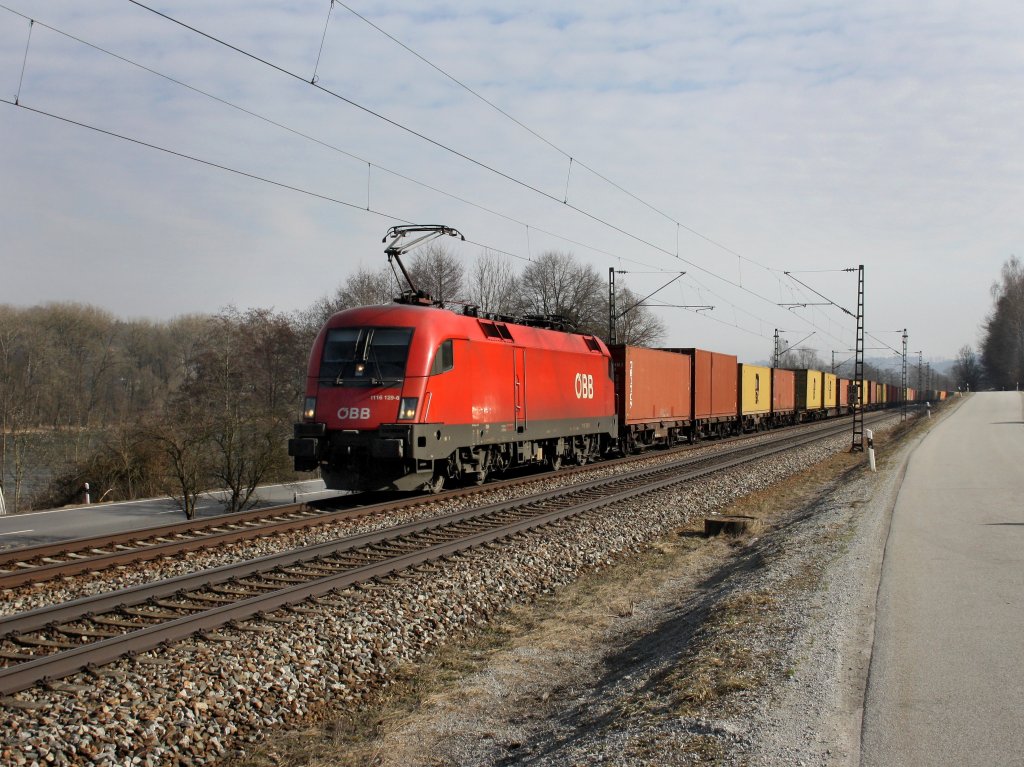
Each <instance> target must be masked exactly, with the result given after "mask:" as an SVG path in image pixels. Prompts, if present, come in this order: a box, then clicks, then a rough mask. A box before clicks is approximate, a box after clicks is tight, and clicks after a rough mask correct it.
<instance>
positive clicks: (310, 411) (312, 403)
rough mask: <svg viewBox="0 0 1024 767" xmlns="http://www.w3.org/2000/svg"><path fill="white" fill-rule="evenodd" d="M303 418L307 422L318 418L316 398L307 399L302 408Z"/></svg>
mask: <svg viewBox="0 0 1024 767" xmlns="http://www.w3.org/2000/svg"><path fill="white" fill-rule="evenodd" d="M302 418H303V420H305V421H312V420H313V419H314V418H316V397H306V402H305V404H304V405H303V406H302Z"/></svg>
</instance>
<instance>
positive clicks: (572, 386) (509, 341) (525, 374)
mask: <svg viewBox="0 0 1024 767" xmlns="http://www.w3.org/2000/svg"><path fill="white" fill-rule="evenodd" d="M403 229H404V231H403V232H402V233H403V234H404V233H405V232H407V231H409V230H410V228H403ZM423 229H427V228H426V227H423V228H418V229H417V231H422V230H423ZM431 229H433V228H432V227H431ZM452 231H454V230H445V231H444V232H443V233H446V234H450V233H451V232H452ZM393 232H394V230H393ZM456 234H457V233H456ZM393 236H394V234H393ZM397 239H399V238H398V237H396V241H397ZM421 239H422V238H421ZM405 250H408V247H407V248H405ZM388 252H389V255H392V253H391V249H389V251H388ZM403 252H404V251H403ZM399 265H401V262H399ZM403 271H404V270H403ZM616 428H617V427H616V414H615V393H614V388H613V384H612V370H611V357H610V355H609V352H608V348H607V347H606V346H605V344H604V342H602V341H601V340H600V339H598V338H596V337H594V336H586V335H580V334H576V333H568V332H561V331H558V330H551V329H546V328H543V327H534V326H530V325H527V324H519V323H515V322H511V321H507V320H505V321H503V320H501V319H498V318H494V317H488V316H482V315H480V316H478V313H477V312H475V311H474V310H473V308H472V307H470V308H468V309H467V310H466V313H464V314H457V313H455V312H453V311H449V310H447V309H443V308H438V307H437V306H435V305H432V302H431V301H430V300H429V298H427V297H424V296H423V295H422V294H418V293H416V292H415V291H409V292H407V294H405V296H404V298H403V299H400V300H399V302H398V303H395V304H389V305H385V306H368V307H361V308H357V309H349V310H346V311H342V312H339V313H338V314H335V315H334V316H333V317H331V319H330V320H328V322H327V324H326V325H325V326H324V328H323V329H322V330H321V331H320V334H319V336H318V337H317V339H316V342H315V343H314V345H313V350H312V353H311V355H310V359H309V368H308V379H307V386H306V402H305V406H304V408H303V418H302V423H298V424H296V425H295V434H294V438H293V439H292V440H290V441H289V443H288V453H289V455H291V456H293V458H294V460H295V468H296V469H297V470H300V471H303V470H305V471H310V470H313V469H316V468H319V469H320V470H321V473H322V476H323V478H324V481H325V482H326V484H327V487H328V488H331V489H335V490H356V491H358V490H404V491H412V490H429V491H435V492H436V491H438V490H440V489H441V488H442V487H443V486H444V484H445V482H446V481H448V480H468V481H475V482H482V481H483V480H484V478H485V477H486V476H487V475H488V474H489V473H492V472H502V471H504V470H506V469H509V468H512V467H516V466H523V465H528V464H537V463H541V464H547V465H549V466H551V467H553V468H557V467H558V466H559V465H561V463H562V462H563V461H565V462H571V463H586V462H587V461H589V460H590V459H591V458H595V457H597V456H598V455H600V454H601V453H602V452H604V451H605V449H606V448H607V447H608V445H609V444H611V441H612V440H613V439H614V438H615V436H616Z"/></svg>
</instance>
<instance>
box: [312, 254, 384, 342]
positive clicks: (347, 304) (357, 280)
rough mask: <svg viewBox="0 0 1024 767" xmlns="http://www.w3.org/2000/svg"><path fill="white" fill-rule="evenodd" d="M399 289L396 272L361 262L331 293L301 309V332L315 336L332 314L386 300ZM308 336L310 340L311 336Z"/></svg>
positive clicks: (381, 302) (373, 304)
mask: <svg viewBox="0 0 1024 767" xmlns="http://www.w3.org/2000/svg"><path fill="white" fill-rule="evenodd" d="M399 292H401V291H400V290H399V287H398V283H397V282H396V281H395V275H394V274H393V273H392V272H391V270H390V269H389V268H388V267H386V266H383V267H381V268H380V269H367V268H366V267H364V266H363V265H361V264H360V266H359V268H358V269H357V270H356V271H355V272H354V273H353V274H350V275H349V276H348V277H347V278H346V279H345V282H343V283H342V284H341V285H339V286H338V287H337V289H336V290H335V291H334V294H333V295H330V296H321V297H320V298H318V299H317V300H315V301H314V302H313V304H312V305H311V306H310V307H309V308H308V309H306V310H305V311H304V312H301V313H300V316H299V325H300V326H301V330H300V333H302V334H303V335H309V334H310V332H311V333H312V335H313V336H315V335H316V333H317V331H319V330H320V328H321V327H323V324H324V323H325V322H327V320H328V319H330V317H331V315H332V314H335V313H337V312H340V311H342V310H344V309H352V308H355V307H357V306H376V305H378V304H388V303H391V301H393V300H394V298H395V296H396V295H398V293H399ZM310 340H311V341H312V338H310Z"/></svg>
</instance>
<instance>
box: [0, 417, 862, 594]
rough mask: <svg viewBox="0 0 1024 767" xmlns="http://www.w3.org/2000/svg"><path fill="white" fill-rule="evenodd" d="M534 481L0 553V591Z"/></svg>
mask: <svg viewBox="0 0 1024 767" xmlns="http://www.w3.org/2000/svg"><path fill="white" fill-rule="evenodd" d="M842 422H845V419H840V420H839V421H828V422H823V423H818V424H811V425H807V426H804V427H801V433H807V432H813V431H814V430H815V429H822V428H831V427H834V425H835V424H836V423H842ZM780 434H783V436H784V433H782V432H780ZM741 439H742V438H741ZM740 444H742V442H740ZM690 449H692V446H685V447H679V448H675V451H681V452H684V453H685V452H687V451H688V450H690ZM671 454H672V453H671V452H669V453H665V452H659V453H657V454H654V453H646V454H644V455H643V456H641V457H640V458H639V460H643V459H644V458H649V457H651V456H652V455H658V456H666V455H671ZM636 460H638V457H637V456H629V457H626V458H620V459H615V460H612V461H605V462H602V463H601V464H599V466H614V465H616V464H623V463H629V462H633V461H636ZM592 469H593V467H592V466H587V467H573V468H566V469H562V471H561V474H562V475H569V474H571V473H573V472H579V471H590V470H592ZM538 478H539V477H538V475H536V474H532V475H529V476H525V477H517V478H514V479H508V480H503V481H502V482H501V483H492V484H489V485H485V486H483V487H481V488H478V487H470V488H462V489H457V490H451V491H448V492H446V493H443V494H441V495H440V496H415V497H412V498H406V499H398V500H394V499H393V500H389V501H385V502H378V503H363V504H362V505H359V506H358V507H357V508H351V505H352V504H353V503H355V501H354V500H353V501H349V500H347V497H345V498H338V499H330V500H329V501H326V502H314V503H311V504H304V503H293V504H285V505H283V506H277V507H273V508H270V509H259V510H251V511H246V512H239V513H235V514H228V515H222V516H218V517H213V518H206V519H194V520H191V521H188V522H179V523H175V524H171V525H161V526H159V527H152V528H147V529H143V530H133V531H128V532H125V533H115V534H110V535H102V536H94V537H90V538H77V539H72V540H65V541H58V542H56V543H49V544H42V545H39V546H32V547H26V548H21V549H13V550H9V551H4V552H0V588H15V587H18V586H24V585H26V584H30V583H42V582H45V581H48V580H51V579H56V578H63V577H66V576H71V575H76V574H80V573H86V572H97V571H102V570H105V569H107V568H111V567H117V566H123V565H130V564H135V563H138V562H145V561H151V560H155V559H160V558H164V557H174V556H179V555H182V554H186V553H189V552H193V551H202V550H210V549H215V548H217V547H219V546H224V545H227V544H231V543H235V542H238V541H246V540H253V539H256V538H261V537H269V536H273V535H279V534H284V533H290V532H295V531H299V530H309V529H312V528H315V527H321V526H325V525H333V524H337V523H339V522H344V521H348V520H354V519H360V518H364V517H367V516H370V515H373V514H380V513H384V512H392V511H398V510H401V509H407V508H413V507H416V506H422V505H424V504H426V503H430V502H433V501H434V500H436V499H438V498H439V497H443V498H452V497H458V496H464V495H474V494H477V493H481V492H487V491H489V490H493V489H494V488H495V487H496V486H498V485H501V486H504V487H510V486H515V485H520V484H525V483H528V482H534V481H536V480H537V479H538ZM339 504H341V505H342V508H340V509H339V508H338V505H339Z"/></svg>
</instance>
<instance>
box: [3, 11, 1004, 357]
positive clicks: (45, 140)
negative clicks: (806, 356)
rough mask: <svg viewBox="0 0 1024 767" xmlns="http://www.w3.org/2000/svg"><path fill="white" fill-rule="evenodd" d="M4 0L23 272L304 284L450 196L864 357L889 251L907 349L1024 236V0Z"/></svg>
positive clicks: (963, 309)
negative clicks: (860, 331) (861, 299)
mask: <svg viewBox="0 0 1024 767" xmlns="http://www.w3.org/2000/svg"><path fill="white" fill-rule="evenodd" d="M154 1H155V0H154ZM0 6H2V7H0V99H2V100H3V101H2V102H0V179H2V181H0V303H6V304H12V305H15V306H32V305H36V304H44V303H48V302H54V301H74V302H80V303H89V304H93V305H96V306H100V307H102V308H104V309H106V310H108V311H110V312H111V313H113V314H114V315H116V316H118V317H121V318H124V319H137V318H149V319H154V320H165V319H170V318H172V317H175V316H179V315H182V314H188V313H195V312H215V311H218V310H219V309H221V308H223V307H225V306H228V305H233V306H236V307H239V308H242V309H245V308H249V307H272V308H274V309H276V310H278V311H288V312H290V311H296V310H301V309H304V308H306V307H308V306H309V305H310V304H311V303H312V302H313V301H314V300H315V299H316V298H318V297H320V296H323V295H326V294H329V293H332V292H333V291H334V290H335V288H336V287H337V286H338V285H339V284H341V283H342V282H343V281H344V280H345V279H346V277H348V276H349V275H350V274H352V273H353V272H354V270H356V269H358V268H360V267H365V268H371V269H376V268H379V267H381V266H384V265H386V258H385V256H384V253H383V245H382V243H381V240H382V238H383V237H384V233H385V231H386V230H387V229H388V227H390V226H392V225H394V224H400V223H431V224H435V223H436V224H445V225H448V226H452V227H455V228H456V229H458V230H459V231H460V232H462V234H463V235H465V237H466V242H465V243H463V242H458V241H456V240H454V239H449V240H447V243H446V244H448V246H449V248H450V250H451V251H452V253H453V254H455V255H456V256H458V257H459V258H461V259H464V260H465V262H466V264H467V267H469V266H470V265H471V264H472V263H473V261H474V260H475V259H476V258H478V257H479V255H480V254H481V253H482V252H483V250H484V249H489V250H492V251H496V252H499V253H503V254H506V257H507V258H508V259H510V260H511V262H512V264H513V266H514V268H516V269H521V268H523V267H524V266H525V265H527V264H528V263H529V261H530V260H531V259H535V258H536V257H537V256H539V255H540V254H542V253H545V252H547V251H561V252H568V253H572V254H573V255H574V256H575V257H576V258H578V259H580V260H581V261H583V262H586V263H589V264H591V265H593V266H594V267H595V268H596V269H597V270H598V271H599V272H600V273H601V274H602V275H604V274H607V272H608V269H609V268H615V269H617V270H622V271H624V272H626V273H625V274H619V275H617V276H616V281H617V284H618V285H619V286H626V287H629V288H630V289H631V290H633V291H634V292H635V293H637V294H638V295H641V296H642V295H646V294H648V293H651V292H654V291H657V290H658V289H659V288H661V286H663V285H665V284H666V283H668V282H669V281H671V280H672V279H673V277H675V276H676V275H677V274H678V273H679V272H680V271H685V272H686V274H685V275H684V276H683V277H682V278H680V279H678V280H676V281H675V282H672V284H671V285H670V286H669V287H667V288H664V289H662V290H660V291H659V292H657V293H656V295H655V296H654V297H653V298H652V299H651V300H652V302H659V303H662V304H672V305H676V306H663V307H656V308H653V309H652V311H655V312H657V314H658V316H659V317H660V318H661V319H662V320H663V322H664V323H665V326H666V328H667V334H666V337H665V338H664V339H663V341H664V344H665V345H670V346H700V347H705V348H711V349H715V350H719V351H723V352H730V353H734V354H737V355H739V356H740V358H741V360H747V361H757V360H765V359H767V358H768V357H769V356H770V354H771V350H772V346H773V338H774V334H775V330H776V329H779V330H780V331H781V335H782V338H783V339H785V340H786V341H787V342H788V343H790V344H792V345H794V346H799V347H802V348H811V349H815V350H816V351H817V352H818V354H819V355H820V357H821V358H822V359H824V360H826V361H828V360H830V358H831V355H832V353H833V352H834V353H835V355H836V358H837V359H836V361H837V362H841V361H843V360H845V359H847V358H848V357H849V356H850V352H849V350H850V349H851V348H852V347H853V345H854V338H855V323H854V320H853V319H852V318H851V317H850V316H848V315H847V314H846V313H844V311H842V310H843V309H845V310H847V311H853V312H855V311H856V307H857V275H856V273H855V272H845V271H842V270H843V269H847V268H853V267H857V266H859V265H863V266H864V274H865V327H866V330H867V333H868V337H867V342H866V345H867V347H868V350H869V351H868V356H869V357H879V358H889V359H890V361H891V364H893V365H897V364H898V360H897V358H896V354H895V352H894V351H893V350H896V351H899V350H901V348H902V340H901V331H902V330H903V329H904V328H906V329H907V332H908V335H909V341H908V344H909V347H908V349H909V351H910V352H911V358H912V359H916V356H917V355H916V353H917V352H918V351H919V350H920V351H921V354H922V356H923V359H925V360H940V359H948V358H951V357H953V356H955V354H956V352H957V350H958V349H959V348H960V347H961V346H963V345H965V344H976V343H977V341H978V338H979V330H980V325H981V323H982V322H983V320H984V317H985V315H986V313H987V312H988V311H989V310H990V308H991V300H992V299H991V295H990V288H991V285H992V283H993V282H994V281H995V280H996V279H997V278H998V276H999V270H1000V267H1001V266H1002V264H1003V263H1004V262H1005V261H1006V260H1007V259H1008V258H1009V257H1010V256H1011V255H1013V254H1016V255H1018V256H1020V255H1022V253H1021V250H1022V249H1021V236H1022V228H1021V227H1022V223H1021V222H1022V221H1024V217H1022V216H1021V211H1022V210H1024V185H1022V183H1021V182H1022V179H1024V140H1022V138H1021V137H1022V136H1024V99H1022V98H1021V90H1022V89H1021V86H1022V85H1024V43H1022V42H1021V41H1022V40H1024V6H1022V5H1021V4H1020V3H1018V2H994V1H993V2H987V1H985V0H982V1H981V2H974V3H964V2H952V1H949V2H941V1H935V2H923V3H922V2H914V3H911V2H899V1H894V0H887V1H886V2H876V1H875V0H865V2H858V3H846V2H842V3H839V2H835V3H833V2H800V1H799V0H778V1H769V2H764V3H757V4H753V3H744V4H740V3H730V2H710V1H708V2H683V1H680V0H673V1H672V2H658V1H654V2H644V3H635V2H627V1H625V0H622V1H621V2H620V0H606V2H602V3H584V2H571V1H568V0H566V1H563V2H557V1H556V2H550V1H549V2H536V0H525V1H524V2H518V3H514V4H510V3H506V2H501V3H498V2H490V0H478V1H477V2H472V3H470V2H458V1H455V0H453V1H451V2H435V1H434V0H419V1H418V2H410V1H409V0H397V1H395V2H390V3H380V2H369V1H368V0H346V3H345V5H342V4H341V3H337V2H335V3H334V4H332V3H330V2H329V1H328V0H321V1H320V2H315V3H314V2H296V1H294V0H293V1H292V2H285V1H284V0H278V1H277V2H272V1H270V0H246V2H241V1H240V0H220V2H217V3H209V2H199V0H180V1H178V2H173V3H171V2H166V0H165V1H164V2H162V3H161V4H154V5H148V7H147V5H140V4H137V3H133V2H131V1H130V0H90V2H88V3H82V2H73V1H72V0H0ZM154 11H158V12H159V13H162V14H166V15H167V16H170V17H172V19H173V20H171V19H168V18H165V17H162V16H160V15H158V13H155V12H154ZM30 20H31V23H30ZM174 20H176V21H177V22H180V23H176V22H175V21H174ZM186 25H187V26H186ZM314 81H315V82H314ZM15 102H17V103H15ZM85 126H89V127H85ZM100 131H105V133H104V132H100ZM111 134H116V135H111ZM147 145H148V146H147ZM155 147H159V149H158V148H155ZM786 272H790V273H791V274H790V275H787V274H786ZM794 278H795V279H794ZM797 280H799V282H797ZM801 283H803V284H801ZM780 304H786V305H780ZM794 304H800V305H797V306H794ZM819 304H821V305H819ZM696 306H713V307H714V308H713V309H710V310H696V309H693V308H679V307H696ZM898 331H899V332H898Z"/></svg>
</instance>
